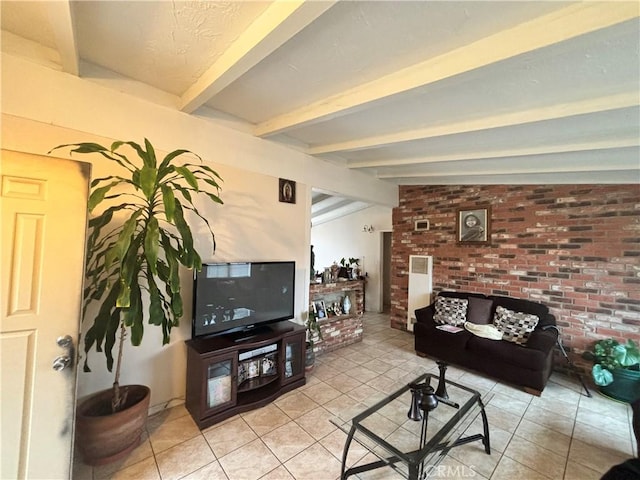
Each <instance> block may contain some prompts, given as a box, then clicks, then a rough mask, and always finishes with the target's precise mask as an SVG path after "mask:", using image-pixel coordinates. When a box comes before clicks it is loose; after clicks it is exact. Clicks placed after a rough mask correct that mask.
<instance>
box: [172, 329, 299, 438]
mask: <svg viewBox="0 0 640 480" xmlns="http://www.w3.org/2000/svg"><path fill="white" fill-rule="evenodd" d="M305 339H306V328H305V327H304V326H303V325H298V324H297V323H293V322H288V321H285V322H279V323H275V324H272V325H268V326H267V328H265V329H261V330H258V332H257V333H256V334H255V335H252V334H249V333H233V334H227V335H220V336H217V337H211V338H203V339H199V338H196V339H191V340H187V341H186V342H185V343H186V344H187V395H186V407H187V410H188V411H189V413H190V414H191V416H192V417H193V419H194V420H195V422H196V423H197V424H198V427H199V428H200V429H203V428H206V427H209V426H211V425H213V424H215V423H218V422H220V421H222V420H224V419H226V418H229V417H231V416H233V415H235V414H237V413H241V412H246V411H248V410H252V409H254V408H258V407H262V406H264V405H266V404H268V403H269V402H271V401H273V400H274V399H276V398H277V397H279V396H280V395H282V394H283V393H286V392H288V391H290V390H293V389H295V388H298V387H300V386H302V385H304V384H305V381H306V380H305V376H304V374H305V372H304V359H305Z"/></svg>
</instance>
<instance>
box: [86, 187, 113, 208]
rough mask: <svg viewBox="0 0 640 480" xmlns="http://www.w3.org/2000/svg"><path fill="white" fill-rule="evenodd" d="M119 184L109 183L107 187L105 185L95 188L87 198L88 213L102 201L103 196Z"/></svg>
mask: <svg viewBox="0 0 640 480" xmlns="http://www.w3.org/2000/svg"><path fill="white" fill-rule="evenodd" d="M119 183H120V182H111V183H110V184H109V185H105V186H104V187H100V188H96V189H95V190H94V191H93V192H91V195H90V196H89V206H88V208H89V212H93V209H94V208H96V205H98V204H99V203H100V202H102V200H104V196H105V195H106V194H107V193H108V192H109V190H111V189H112V188H113V187H114V186H115V185H118V184H119Z"/></svg>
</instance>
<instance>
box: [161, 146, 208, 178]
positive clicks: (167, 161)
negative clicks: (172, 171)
mask: <svg viewBox="0 0 640 480" xmlns="http://www.w3.org/2000/svg"><path fill="white" fill-rule="evenodd" d="M185 153H191V154H193V155H196V154H195V153H193V152H191V151H189V150H174V151H173V152H171V153H169V154H168V155H167V156H166V157H164V158H163V159H162V162H161V163H160V167H159V168H158V170H160V172H162V173H161V175H162V176H163V177H164V175H166V173H168V172H167V171H166V169H167V167H168V166H169V165H170V164H171V161H172V160H173V159H174V158H176V157H179V156H180V155H183V154H185ZM196 157H198V156H197V155H196ZM198 158H200V157H198Z"/></svg>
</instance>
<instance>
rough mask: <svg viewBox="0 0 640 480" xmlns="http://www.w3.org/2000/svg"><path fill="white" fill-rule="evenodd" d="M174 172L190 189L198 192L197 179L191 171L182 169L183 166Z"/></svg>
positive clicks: (185, 168)
mask: <svg viewBox="0 0 640 480" xmlns="http://www.w3.org/2000/svg"><path fill="white" fill-rule="evenodd" d="M175 170H176V172H177V173H179V174H180V175H182V177H183V178H184V179H185V180H186V181H187V183H188V184H189V185H190V186H191V188H193V189H194V190H195V191H196V192H197V191H199V190H198V179H197V178H196V176H195V175H194V174H193V173H191V170H189V169H188V168H187V167H184V166H183V167H176V168H175Z"/></svg>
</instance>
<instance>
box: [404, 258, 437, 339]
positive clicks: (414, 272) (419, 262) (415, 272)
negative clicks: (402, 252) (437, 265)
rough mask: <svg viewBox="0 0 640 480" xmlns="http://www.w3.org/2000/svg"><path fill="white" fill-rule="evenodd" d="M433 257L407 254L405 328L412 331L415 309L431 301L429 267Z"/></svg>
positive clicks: (430, 267)
mask: <svg viewBox="0 0 640 480" xmlns="http://www.w3.org/2000/svg"><path fill="white" fill-rule="evenodd" d="M432 265H433V258H432V257H428V256H422V255H410V256H409V293H408V299H407V330H409V331H410V332H412V331H413V324H414V323H415V311H416V309H418V308H422V307H426V306H427V305H429V303H431V269H432Z"/></svg>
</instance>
